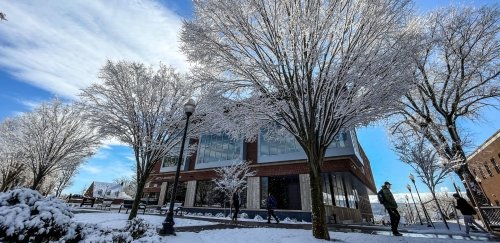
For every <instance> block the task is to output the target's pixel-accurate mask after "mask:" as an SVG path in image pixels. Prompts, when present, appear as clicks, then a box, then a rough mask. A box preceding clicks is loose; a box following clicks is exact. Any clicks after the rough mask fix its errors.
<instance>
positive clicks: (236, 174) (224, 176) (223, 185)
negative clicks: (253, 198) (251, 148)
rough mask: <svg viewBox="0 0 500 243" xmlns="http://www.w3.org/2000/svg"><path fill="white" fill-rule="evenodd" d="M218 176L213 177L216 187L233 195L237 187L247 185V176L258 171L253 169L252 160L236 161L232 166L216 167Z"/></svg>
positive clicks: (240, 187)
mask: <svg viewBox="0 0 500 243" xmlns="http://www.w3.org/2000/svg"><path fill="white" fill-rule="evenodd" d="M214 171H215V173H216V174H217V178H215V179H213V182H214V183H215V189H217V190H220V191H223V192H225V193H226V195H232V194H233V193H234V192H235V191H236V189H244V188H246V187H247V177H250V176H254V175H255V174H256V172H255V171H254V170H251V167H250V162H248V161H245V160H244V161H234V162H233V163H232V164H231V165H230V166H224V167H219V168H216V169H214Z"/></svg>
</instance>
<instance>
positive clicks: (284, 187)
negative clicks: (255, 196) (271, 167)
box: [260, 175, 302, 210]
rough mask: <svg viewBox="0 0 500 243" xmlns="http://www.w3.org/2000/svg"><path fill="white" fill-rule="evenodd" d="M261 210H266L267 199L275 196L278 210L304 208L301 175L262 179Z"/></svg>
mask: <svg viewBox="0 0 500 243" xmlns="http://www.w3.org/2000/svg"><path fill="white" fill-rule="evenodd" d="M260 185H261V198H260V199H261V205H260V206H261V208H266V206H267V205H266V199H267V196H268V195H269V194H271V195H273V197H274V198H275V199H276V202H277V209H295V210H300V209H301V208H302V204H301V198H300V184H299V175H287V176H271V177H261V184H260Z"/></svg>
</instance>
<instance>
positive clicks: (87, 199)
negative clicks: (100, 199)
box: [80, 197, 95, 207]
mask: <svg viewBox="0 0 500 243" xmlns="http://www.w3.org/2000/svg"><path fill="white" fill-rule="evenodd" d="M94 203H95V198H93V197H84V198H83V200H82V203H81V204H80V207H82V206H84V205H90V207H94Z"/></svg>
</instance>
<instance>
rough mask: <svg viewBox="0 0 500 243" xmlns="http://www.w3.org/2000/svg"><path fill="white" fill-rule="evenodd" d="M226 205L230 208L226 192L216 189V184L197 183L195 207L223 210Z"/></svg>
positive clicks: (211, 182) (207, 182) (210, 182)
mask: <svg viewBox="0 0 500 243" xmlns="http://www.w3.org/2000/svg"><path fill="white" fill-rule="evenodd" d="M224 203H225V204H226V207H229V200H227V197H225V195H224V192H222V191H219V190H216V189H215V182H213V181H197V183H196V196H195V203H194V206H195V207H210V208H222V207H224Z"/></svg>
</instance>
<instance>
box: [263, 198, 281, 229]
mask: <svg viewBox="0 0 500 243" xmlns="http://www.w3.org/2000/svg"><path fill="white" fill-rule="evenodd" d="M266 206H267V223H268V224H270V223H271V216H273V218H274V220H276V223H277V224H279V222H280V221H279V219H278V217H276V215H275V214H274V209H276V206H277V202H276V199H274V197H273V195H271V193H269V195H268V196H267V199H266Z"/></svg>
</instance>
